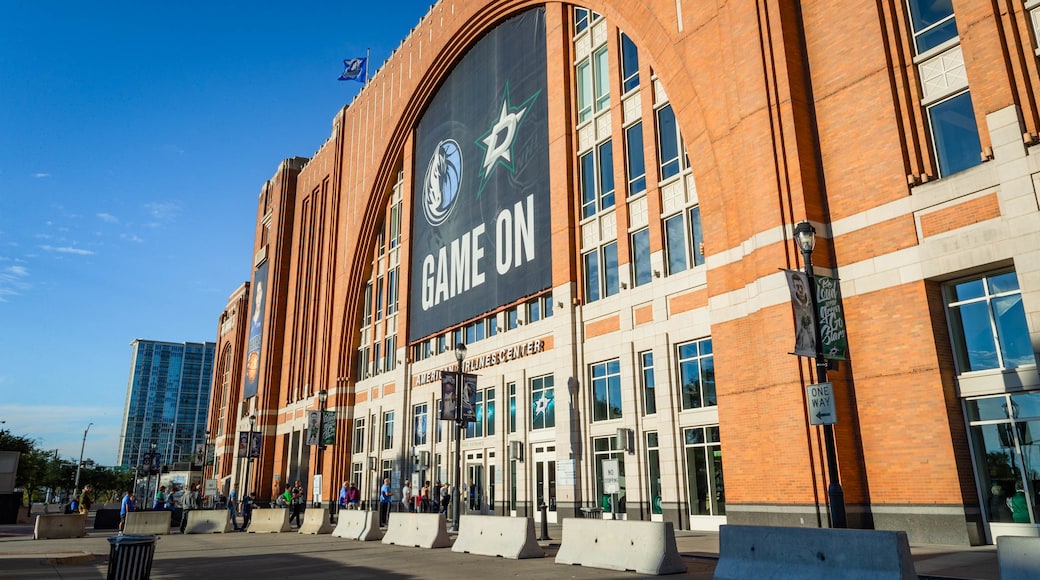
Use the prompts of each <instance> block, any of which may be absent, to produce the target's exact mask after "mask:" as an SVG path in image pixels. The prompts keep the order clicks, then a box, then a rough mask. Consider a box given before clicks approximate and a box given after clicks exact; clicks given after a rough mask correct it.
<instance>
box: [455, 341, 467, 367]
mask: <svg viewBox="0 0 1040 580" xmlns="http://www.w3.org/2000/svg"><path fill="white" fill-rule="evenodd" d="M464 358H466V345H465V344H463V343H461V342H460V343H458V344H456V345H455V360H457V361H459V364H462V359H464Z"/></svg>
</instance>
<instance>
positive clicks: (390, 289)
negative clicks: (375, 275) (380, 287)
mask: <svg viewBox="0 0 1040 580" xmlns="http://www.w3.org/2000/svg"><path fill="white" fill-rule="evenodd" d="M398 272H399V268H392V269H391V270H390V271H389V272H387V273H386V315H387V316H390V315H391V314H393V313H395V312H397V278H398Z"/></svg>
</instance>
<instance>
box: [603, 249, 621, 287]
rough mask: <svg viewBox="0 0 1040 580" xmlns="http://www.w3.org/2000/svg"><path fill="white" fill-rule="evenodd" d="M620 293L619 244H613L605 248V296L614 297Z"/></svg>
mask: <svg viewBox="0 0 1040 580" xmlns="http://www.w3.org/2000/svg"><path fill="white" fill-rule="evenodd" d="M620 291H621V282H620V280H619V278H618V255H617V242H611V243H609V244H607V245H605V246H603V294H604V295H605V296H613V295H615V294H617V293H618V292H620Z"/></svg>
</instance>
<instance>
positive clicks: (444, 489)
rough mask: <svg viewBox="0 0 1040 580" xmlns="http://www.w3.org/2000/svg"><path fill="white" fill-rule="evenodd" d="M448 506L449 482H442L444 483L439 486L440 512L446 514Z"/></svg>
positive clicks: (449, 499) (449, 497) (449, 496)
mask: <svg viewBox="0 0 1040 580" xmlns="http://www.w3.org/2000/svg"><path fill="white" fill-rule="evenodd" d="M449 507H451V484H450V483H448V482H444V485H443V486H441V513H442V514H444V515H447V514H448V508H449Z"/></svg>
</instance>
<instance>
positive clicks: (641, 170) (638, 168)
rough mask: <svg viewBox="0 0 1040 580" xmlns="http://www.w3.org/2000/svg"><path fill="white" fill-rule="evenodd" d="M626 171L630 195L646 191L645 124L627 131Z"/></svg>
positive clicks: (634, 126) (637, 125) (637, 124)
mask: <svg viewBox="0 0 1040 580" xmlns="http://www.w3.org/2000/svg"><path fill="white" fill-rule="evenodd" d="M625 170H626V171H627V175H628V195H636V194H637V193H642V192H644V191H646V162H645V160H644V158H643V123H642V122H639V123H636V124H634V125H632V126H631V127H629V128H627V129H625Z"/></svg>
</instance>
